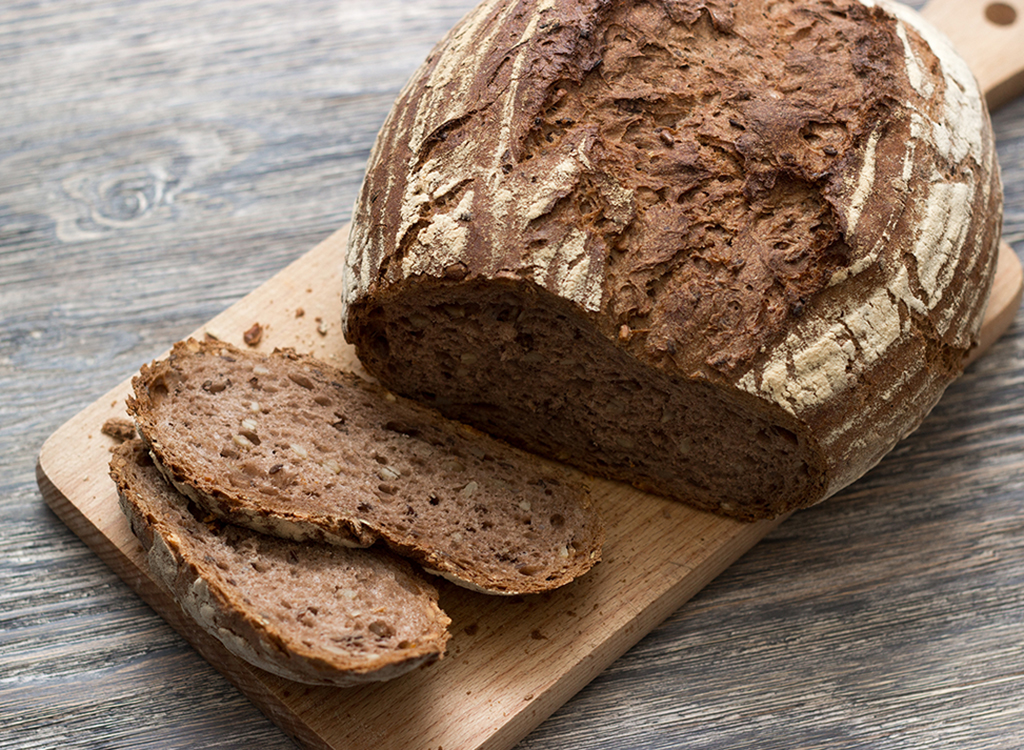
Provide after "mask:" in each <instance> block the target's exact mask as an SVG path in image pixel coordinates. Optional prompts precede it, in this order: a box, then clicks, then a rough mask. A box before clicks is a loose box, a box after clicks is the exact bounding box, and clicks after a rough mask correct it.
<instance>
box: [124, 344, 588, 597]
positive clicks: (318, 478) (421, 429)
mask: <svg viewBox="0 0 1024 750" xmlns="http://www.w3.org/2000/svg"><path fill="white" fill-rule="evenodd" d="M132 385H133V389H134V396H132V397H130V398H129V399H128V411H129V414H130V415H131V416H132V417H133V418H134V419H135V422H136V425H137V427H138V430H139V433H140V435H141V436H142V438H143V439H144V440H145V441H146V442H147V444H148V445H149V447H150V450H151V451H152V454H153V457H154V459H155V461H156V463H157V465H158V467H159V468H160V469H161V470H162V471H163V473H164V474H165V476H166V477H167V478H168V479H169V480H170V481H171V483H172V484H173V485H174V486H175V487H176V488H177V489H178V490H179V491H180V492H182V493H184V494H186V495H188V496H189V497H190V498H191V499H192V500H194V501H195V502H196V503H197V504H198V505H200V506H202V507H204V508H206V509H207V510H208V511H209V512H211V513H213V514H215V515H217V516H219V517H222V518H224V519H227V520H229V521H231V522H232V523H236V524H238V525H241V526H245V527H247V528H251V529H253V530H255V531H260V532H264V533H268V534H273V535H275V536H280V537H287V538H292V539H296V540H314V541H317V542H327V543H333V544H341V545H348V546H359V547H365V546H369V545H371V544H373V543H375V542H378V541H379V542H382V543H383V544H386V545H387V546H388V547H390V548H391V549H392V550H393V551H394V552H396V553H398V554H400V555H403V556H405V557H408V558H410V559H412V560H414V561H416V562H418V563H419V564H420V565H422V566H423V567H424V568H426V569H427V570H428V571H430V572H432V573H437V574H440V575H442V576H444V577H446V578H448V579H450V580H452V581H454V582H455V583H458V584H460V585H463V586H466V587H468V588H471V589H474V590H477V591H481V592H486V593H494V594H524V593H535V592H539V591H547V590H550V589H553V588H556V587H558V586H561V585H563V584H565V583H568V582H569V581H571V580H573V579H574V578H576V577H577V576H579V575H582V574H583V573H585V572H586V571H588V570H589V569H590V568H591V567H592V566H593V565H594V564H595V563H596V562H597V561H598V559H599V558H600V553H601V545H602V543H603V541H604V530H603V527H602V525H601V521H600V518H599V517H598V514H597V510H596V508H595V507H594V505H593V503H592V502H591V499H590V494H589V491H588V490H587V488H586V486H585V485H583V484H581V483H580V482H579V481H577V480H576V479H575V478H574V477H573V476H572V475H571V474H570V473H569V472H568V471H566V470H565V469H563V468H562V467H560V466H556V465H551V464H548V463H547V462H544V461H542V460H540V459H538V458H537V457H535V456H532V455H530V454H528V453H525V452H523V451H520V450H516V449H514V448H512V447H510V446H508V445H506V444H504V443H501V442H499V441H497V440H494V439H493V438H490V437H488V436H487V435H484V434H481V433H480V432H478V431H477V430H475V429H473V428H471V427H468V426H466V425H462V424H457V423H454V422H450V421H448V420H446V419H444V418H442V417H441V416H440V415H438V414H437V412H435V411H433V410H431V409H428V408H426V407H424V406H422V405H420V404H416V403H413V402H411V401H408V400H407V399H404V398H399V397H396V396H394V395H392V394H391V393H389V392H388V391H385V390H384V389H383V388H380V387H379V386H376V385H373V384H371V383H368V382H366V381H363V380H361V379H360V378H358V377H356V376H355V375H353V374H352V373H347V372H342V371H339V370H337V369H335V368H332V367H330V366H328V365H326V364H325V363H323V362H320V361H317V360H315V359H313V358H311V357H308V356H304V355H300V354H297V353H295V352H293V351H290V350H288V351H275V352H274V353H273V354H271V355H270V356H265V355H261V354H258V353H255V352H252V351H242V350H239V349H237V348H235V347H232V346H230V345H228V344H224V343H221V342H218V341H202V342H200V341H195V340H191V339H190V340H188V341H184V342H180V343H178V344H176V345H175V346H174V348H173V350H172V351H171V354H170V356H168V357H167V358H166V359H163V360H160V361H158V362H154V363H153V364H151V365H146V366H144V367H143V368H142V370H141V372H140V374H139V375H137V376H136V377H135V378H134V379H133V381H132Z"/></svg>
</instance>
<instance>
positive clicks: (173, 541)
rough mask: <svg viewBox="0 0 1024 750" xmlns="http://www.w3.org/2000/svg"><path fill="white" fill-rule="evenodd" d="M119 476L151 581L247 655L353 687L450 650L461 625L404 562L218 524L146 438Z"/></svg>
mask: <svg viewBox="0 0 1024 750" xmlns="http://www.w3.org/2000/svg"><path fill="white" fill-rule="evenodd" d="M111 476H112V477H113V479H114V481H115V482H116V484H117V487H118V492H119V496H120V501H121V508H122V510H123V511H124V513H125V515H126V516H127V517H128V519H129V521H130V523H131V528H132V531H133V533H134V534H135V535H136V536H137V537H138V538H139V540H140V541H141V542H142V545H143V547H144V548H145V549H146V550H147V557H148V561H149V567H150V570H151V571H152V573H153V574H154V575H155V576H157V577H158V578H159V579H160V580H161V581H162V582H163V583H164V585H165V586H167V587H168V589H170V591H171V593H172V594H173V595H174V597H175V599H176V600H177V601H178V602H179V603H180V604H181V606H182V608H183V609H184V610H185V612H186V613H187V614H188V615H190V616H191V617H192V618H193V619H194V620H195V621H196V622H197V624H198V625H199V626H200V627H202V628H203V629H204V630H206V631H207V632H209V633H210V634H211V635H213V636H214V637H216V638H217V639H218V640H220V641H221V642H222V643H223V644H224V645H225V646H226V647H227V648H228V650H230V651H231V652H232V653H234V654H235V655H237V656H239V657H240V658H242V659H245V660H246V661H249V662H250V663H252V664H255V665H256V666H258V667H261V668H263V669H266V670H268V671H270V672H273V673H275V674H278V675H281V676H283V677H287V678H289V679H292V680H297V681H299V682H306V683H312V684H326V685H336V686H349V685H358V684H361V683H366V682H375V681H379V680H385V679H390V678H393V677H396V676H398V675H400V674H403V673H405V672H408V671H410V670H412V669H414V668H416V667H418V666H420V665H422V664H424V663H428V662H431V661H434V660H436V659H438V658H440V656H441V655H443V654H444V649H445V644H446V642H447V640H448V632H447V627H448V625H449V623H450V620H449V619H448V617H447V615H445V614H444V613H443V612H442V611H441V610H440V609H439V608H438V605H437V597H438V594H437V590H436V589H435V588H434V587H433V586H432V585H431V584H430V583H428V582H427V581H425V580H424V579H423V576H422V575H421V574H419V573H418V572H417V571H415V570H414V569H413V568H412V566H411V565H410V564H409V563H408V562H406V561H405V560H402V559H401V558H398V557H395V556H393V555H391V554H389V553H387V552H385V551H382V550H374V551H368V550H359V549H348V548H344V547H337V546H332V545H323V544H311V543H298V542H295V541H291V540H286V539H277V538H274V537H269V536H265V535H262V534H259V533H257V532H254V531H250V530H249V529H243V528H240V527H237V526H232V525H230V524H225V523H223V522H221V521H218V520H216V519H214V518H213V517H212V516H210V515H209V514H208V513H206V512H205V511H202V510H200V509H199V508H197V507H196V506H195V505H194V504H193V503H192V502H191V501H189V500H188V499H187V498H186V497H184V496H183V495H181V494H179V493H178V492H176V491H175V490H174V489H173V488H172V487H171V486H170V485H169V484H168V483H167V482H165V481H164V479H163V477H162V476H161V474H160V472H159V471H158V470H157V468H156V467H155V466H154V464H153V462H152V460H151V459H150V456H149V453H148V451H147V450H146V448H145V446H144V445H143V443H142V441H140V440H138V439H136V440H131V441H128V442H126V443H123V444H121V445H120V446H118V448H117V449H116V450H115V451H114V456H113V458H112V460H111Z"/></svg>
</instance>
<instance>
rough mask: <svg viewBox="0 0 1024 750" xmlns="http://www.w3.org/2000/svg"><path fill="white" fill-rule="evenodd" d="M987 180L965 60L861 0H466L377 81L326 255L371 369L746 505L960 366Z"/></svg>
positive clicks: (622, 471)
mask: <svg viewBox="0 0 1024 750" xmlns="http://www.w3.org/2000/svg"><path fill="white" fill-rule="evenodd" d="M1001 210H1002V192H1001V186H1000V181H999V173H998V166H997V163H996V157H995V152H994V147H993V137H992V132H991V127H990V124H989V119H988V114H987V111H986V108H985V105H984V102H983V100H982V98H981V96H980V94H979V91H978V87H977V85H976V82H975V80H974V78H973V77H972V75H971V72H970V71H969V70H968V68H967V66H966V65H965V63H964V62H963V60H962V59H961V58H959V57H958V56H957V54H956V53H955V51H954V50H953V49H952V48H951V47H950V45H949V43H948V41H946V40H945V38H944V37H942V36H941V35H940V34H938V33H937V32H936V31H935V30H933V29H932V28H931V27H929V26H928V25H927V23H925V22H924V21H923V20H922V19H920V18H919V17H918V16H917V15H916V14H915V13H914V12H913V11H911V10H909V9H907V8H905V7H904V6H901V5H899V4H896V3H891V2H888V1H886V0H873V1H872V2H868V1H867V0H864V2H857V1H856V0H782V1H781V2H780V1H778V0H772V1H771V2H768V0H744V2H739V3H737V2H726V1H725V0H672V1H671V2H670V1H669V0H648V1H646V2H634V1H633V0H485V1H484V2H483V3H482V4H481V5H479V6H478V7H477V8H476V9H475V10H473V11H472V12H471V13H470V14H469V15H468V16H467V17H466V18H465V19H464V20H463V21H462V22H460V23H459V25H458V26H457V27H456V28H455V29H453V30H452V32H451V33H450V34H449V35H448V36H447V37H446V38H445V39H444V40H442V42H441V43H440V44H439V46H438V47H437V48H436V49H435V50H434V51H433V52H432V53H431V54H430V56H429V57H428V59H427V60H426V62H425V63H424V64H423V66H422V67H421V68H420V70H419V71H418V72H417V73H416V74H415V76H414V78H413V79H412V80H411V81H410V82H409V84H408V85H407V86H406V87H405V89H404V90H403V92H402V93H401V95H400V97H399V98H398V101H397V102H396V104H395V106H394V109H393V110H392V112H391V113H390V115H389V117H388V119H387V121H386V122H385V124H384V126H383V128H382V130H381V132H380V134H379V137H378V139H377V142H376V145H375V147H374V150H373V152H372V155H371V158H370V162H369V165H368V169H367V174H366V179H365V182H364V184H363V187H362V191H361V193H360V195H359V198H358V201H357V204H356V207H355V212H354V216H353V223H352V230H351V234H350V240H349V245H348V250H347V257H346V261H345V269H344V270H345V283H344V299H345V314H344V315H345V317H344V328H345V334H346V337H347V338H348V340H349V341H351V342H352V343H353V344H354V345H355V347H356V350H357V353H358V355H359V357H360V358H361V360H362V362H363V363H364V365H365V366H366V368H367V369H368V370H369V371H370V372H371V373H373V374H374V375H375V376H376V377H378V378H379V379H380V380H381V381H382V382H383V383H384V384H385V385H386V386H387V387H389V388H390V389H392V390H394V391H396V392H399V393H402V394H405V395H407V396H410V397H412V398H415V399H417V400H421V401H424V402H427V403H429V404H431V405H433V406H435V407H436V408H438V409H439V410H440V411H442V412H443V413H445V414H446V415H448V416H450V417H453V418H455V419H459V420H463V421H467V422H470V423H472V424H474V425H476V426H478V427H479V428H480V429H482V430H484V431H486V432H489V433H492V434H495V435H498V436H501V437H503V438H505V439H507V440H509V441H510V442H513V443H515V444H517V445H520V446H523V447H526V448H528V449H530V450H532V451H535V452H537V453H540V454H542V455H545V456H549V457H553V458H557V459H559V460H562V461H566V462H571V463H573V464H575V465H577V466H579V467H582V468H583V469H585V470H587V471H589V472H593V473H596V474H598V475H603V476H606V477H611V478H614V479H619V480H625V481H628V482H631V483H633V484H634V485H636V486H637V487H640V488H643V489H646V490H649V491H652V492H657V493H660V494H663V495H667V496H670V497H673V498H678V499H679V500H682V501H685V502H688V503H691V504H693V505H695V506H697V507H699V508H703V509H707V510H710V511H715V512H719V513H724V514H728V515H731V516H734V517H737V518H741V519H756V518H765V517H775V516H778V515H780V514H783V513H785V512H788V511H791V510H793V509H796V508H800V507H804V506H808V505H811V504H813V503H816V502H818V501H820V500H822V499H824V498H826V497H828V496H830V495H832V494H834V493H835V492H836V491H838V490H839V489H840V488H842V487H844V486H845V485H847V484H849V483H850V482H851V481H853V480H855V479H856V478H858V477H860V476H861V475H862V474H863V473H864V472H866V471H867V470H868V469H869V468H870V467H872V466H873V465H874V464H876V463H877V462H878V461H879V460H880V458H881V457H882V456H883V455H884V454H885V453H886V452H888V451H889V450H890V449H891V448H892V447H893V445H894V444H895V443H896V442H897V441H898V440H900V439H901V438H903V437H904V436H905V435H907V434H908V433H909V432H911V431H912V430H914V429H915V428H916V427H917V426H918V424H919V423H920V422H921V420H922V419H923V418H924V416H925V415H926V414H927V413H928V411H929V410H930V409H931V408H932V406H933V405H934V404H935V403H936V401H937V400H938V398H939V397H940V395H941V394H942V392H943V390H944V389H945V388H946V387H947V385H948V384H949V383H950V382H951V381H952V380H953V379H954V378H956V377H957V375H958V374H959V373H960V372H961V369H962V366H963V360H964V355H965V353H966V352H967V351H968V350H969V349H970V348H971V347H972V346H973V345H974V343H975V340H976V335H977V332H978V330H979V328H980V324H981V321H982V317H983V313H984V309H985V305H986V300H987V296H988V293H989V290H990V287H991V282H992V278H993V274H994V269H995V259H996V248H997V244H998V240H999V234H1000V221H1001Z"/></svg>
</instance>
